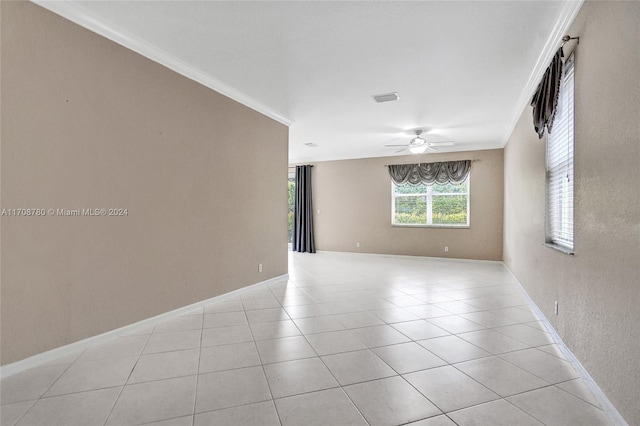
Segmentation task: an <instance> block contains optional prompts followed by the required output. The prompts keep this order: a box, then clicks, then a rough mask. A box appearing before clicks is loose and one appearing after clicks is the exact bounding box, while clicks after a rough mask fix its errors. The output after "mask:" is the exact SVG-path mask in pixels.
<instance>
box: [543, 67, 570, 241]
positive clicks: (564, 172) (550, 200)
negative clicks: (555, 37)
mask: <svg viewBox="0 0 640 426" xmlns="http://www.w3.org/2000/svg"><path fill="white" fill-rule="evenodd" d="M573 122H574V77H573V55H572V56H571V57H570V58H569V59H568V60H567V61H566V62H565V64H564V72H563V77H562V84H561V89H560V98H559V100H558V111H557V113H556V118H555V120H554V123H553V129H552V131H551V132H550V133H549V136H548V139H547V182H546V183H547V212H546V213H547V214H546V216H547V217H546V219H547V224H546V226H547V242H548V243H552V244H556V245H559V246H562V247H564V248H567V249H569V250H573V139H574V133H573V125H574V123H573Z"/></svg>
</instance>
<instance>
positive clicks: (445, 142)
mask: <svg viewBox="0 0 640 426" xmlns="http://www.w3.org/2000/svg"><path fill="white" fill-rule="evenodd" d="M427 145H429V146H453V142H452V141H443V142H427Z"/></svg>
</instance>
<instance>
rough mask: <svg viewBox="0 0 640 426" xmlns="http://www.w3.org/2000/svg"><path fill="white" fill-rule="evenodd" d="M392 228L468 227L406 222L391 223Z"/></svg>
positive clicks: (465, 227) (463, 227) (466, 227)
mask: <svg viewBox="0 0 640 426" xmlns="http://www.w3.org/2000/svg"><path fill="white" fill-rule="evenodd" d="M391 227H392V228H440V229H469V228H471V226H469V225H412V224H408V223H403V224H395V223H392V224H391Z"/></svg>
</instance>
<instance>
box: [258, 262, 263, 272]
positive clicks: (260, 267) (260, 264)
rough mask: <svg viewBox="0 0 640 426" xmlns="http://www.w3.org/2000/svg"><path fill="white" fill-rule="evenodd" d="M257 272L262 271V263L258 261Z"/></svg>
mask: <svg viewBox="0 0 640 426" xmlns="http://www.w3.org/2000/svg"><path fill="white" fill-rule="evenodd" d="M258 272H262V263H258Z"/></svg>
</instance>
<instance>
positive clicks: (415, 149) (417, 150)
mask: <svg viewBox="0 0 640 426" xmlns="http://www.w3.org/2000/svg"><path fill="white" fill-rule="evenodd" d="M426 150H427V145H426V144H421V145H410V146H409V151H411V153H412V154H422V153H423V152H425V151H426Z"/></svg>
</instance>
